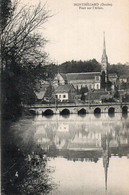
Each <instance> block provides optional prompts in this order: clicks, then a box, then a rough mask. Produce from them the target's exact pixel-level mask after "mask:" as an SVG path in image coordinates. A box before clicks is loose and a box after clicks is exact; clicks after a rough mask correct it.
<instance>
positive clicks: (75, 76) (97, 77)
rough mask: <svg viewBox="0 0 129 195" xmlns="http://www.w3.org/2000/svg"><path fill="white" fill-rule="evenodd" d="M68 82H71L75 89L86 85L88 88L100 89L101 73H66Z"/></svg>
mask: <svg viewBox="0 0 129 195" xmlns="http://www.w3.org/2000/svg"><path fill="white" fill-rule="evenodd" d="M67 80H68V83H70V84H73V86H74V87H75V88H76V89H81V88H82V87H87V88H88V89H100V87H101V73H100V72H87V73H68V74H67Z"/></svg>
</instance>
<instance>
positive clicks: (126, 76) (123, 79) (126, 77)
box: [119, 75, 129, 83]
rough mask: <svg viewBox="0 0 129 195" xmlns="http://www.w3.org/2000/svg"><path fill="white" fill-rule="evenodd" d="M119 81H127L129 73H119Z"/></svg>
mask: <svg viewBox="0 0 129 195" xmlns="http://www.w3.org/2000/svg"><path fill="white" fill-rule="evenodd" d="M119 82H120V83H122V82H124V83H127V82H129V75H121V76H120V77H119Z"/></svg>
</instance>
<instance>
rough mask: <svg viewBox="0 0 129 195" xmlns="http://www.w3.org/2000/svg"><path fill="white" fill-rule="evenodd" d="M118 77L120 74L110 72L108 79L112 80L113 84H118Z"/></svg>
mask: <svg viewBox="0 0 129 195" xmlns="http://www.w3.org/2000/svg"><path fill="white" fill-rule="evenodd" d="M117 79H118V76H117V74H116V73H113V74H108V80H109V81H111V82H112V84H114V85H115V84H116V83H117Z"/></svg>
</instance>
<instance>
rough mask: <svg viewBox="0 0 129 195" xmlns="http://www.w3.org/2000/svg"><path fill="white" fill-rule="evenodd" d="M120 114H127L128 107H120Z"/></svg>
mask: <svg viewBox="0 0 129 195" xmlns="http://www.w3.org/2000/svg"><path fill="white" fill-rule="evenodd" d="M122 113H123V114H127V113H128V106H123V107H122Z"/></svg>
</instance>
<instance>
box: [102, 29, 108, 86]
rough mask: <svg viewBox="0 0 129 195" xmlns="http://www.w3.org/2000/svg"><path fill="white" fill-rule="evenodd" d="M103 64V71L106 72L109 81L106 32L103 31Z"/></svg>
mask: <svg viewBox="0 0 129 195" xmlns="http://www.w3.org/2000/svg"><path fill="white" fill-rule="evenodd" d="M101 66H102V67H101V73H103V72H104V73H105V82H107V69H108V57H107V54H106V42H105V32H104V33H103V54H102V59H101Z"/></svg>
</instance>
